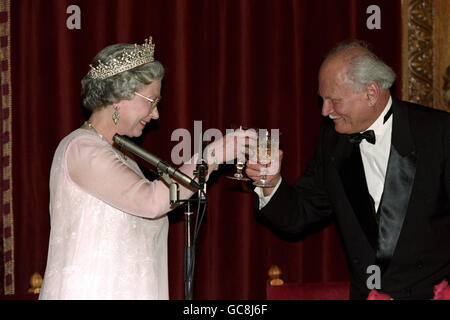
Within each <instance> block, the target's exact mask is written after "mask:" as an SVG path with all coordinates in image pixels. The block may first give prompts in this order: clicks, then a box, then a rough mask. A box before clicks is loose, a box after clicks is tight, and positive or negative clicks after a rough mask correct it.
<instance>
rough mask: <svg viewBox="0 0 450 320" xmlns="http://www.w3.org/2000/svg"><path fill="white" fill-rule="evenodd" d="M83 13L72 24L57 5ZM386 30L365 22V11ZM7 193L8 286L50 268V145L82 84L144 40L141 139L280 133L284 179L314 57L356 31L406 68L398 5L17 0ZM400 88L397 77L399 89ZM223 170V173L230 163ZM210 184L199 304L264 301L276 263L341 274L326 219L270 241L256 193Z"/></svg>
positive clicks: (296, 164) (309, 147)
mask: <svg viewBox="0 0 450 320" xmlns="http://www.w3.org/2000/svg"><path fill="white" fill-rule="evenodd" d="M72 4H76V5H78V6H79V7H80V10H81V29H80V30H69V29H68V28H67V27H66V20H67V18H68V17H69V15H68V14H66V9H67V7H68V6H69V5H72ZM373 4H376V5H378V6H380V9H381V17H382V19H381V23H382V25H381V29H380V30H369V29H368V28H367V26H366V20H367V18H368V16H369V15H368V14H367V13H366V9H367V7H368V6H369V5H373ZM11 9H12V25H11V28H12V57H13V60H12V62H13V64H12V78H13V79H12V80H13V81H12V85H13V88H12V92H13V108H12V111H13V114H12V116H13V140H14V141H13V146H14V149H13V161H12V163H13V164H14V165H13V182H14V183H13V186H14V187H13V192H14V203H13V205H14V206H13V208H14V219H15V221H14V222H15V234H14V236H15V248H16V250H15V259H16V264H15V266H16V269H15V278H14V279H15V281H16V293H20V292H25V291H26V290H27V289H28V282H29V278H30V276H31V275H32V274H33V273H34V272H36V271H38V272H40V273H41V274H42V275H43V273H44V270H45V263H46V258H47V246H48V235H49V213H48V203H49V192H48V183H49V174H50V166H51V162H52V158H53V153H54V151H55V149H56V146H57V144H58V143H59V141H60V140H61V139H62V138H63V137H64V136H65V135H67V134H68V133H69V132H71V131H73V130H74V129H76V128H77V127H79V126H80V125H81V124H82V123H83V121H84V120H85V113H84V112H83V109H82V108H81V107H80V80H81V78H82V77H83V76H84V75H85V74H86V72H87V71H88V70H89V64H90V63H91V61H92V59H93V57H94V55H95V54H96V53H97V52H98V51H99V50H100V49H102V48H103V47H105V46H106V45H108V44H112V43H117V42H130V43H141V42H142V41H143V40H144V39H145V38H146V37H148V36H149V35H152V36H153V41H154V42H155V43H156V48H155V58H156V59H157V60H160V61H161V62H162V64H163V65H164V66H165V68H166V71H167V72H166V77H165V79H164V81H163V89H162V96H163V99H162V101H161V104H160V105H161V108H160V119H159V120H158V121H157V122H155V123H154V124H153V125H152V126H151V128H150V130H148V132H147V134H145V135H144V136H143V137H142V138H140V139H138V140H139V141H138V142H139V143H140V144H141V145H142V146H143V147H144V148H145V149H147V150H149V151H150V152H152V153H154V154H156V155H158V156H159V157H160V158H162V159H165V160H166V161H170V158H171V157H170V155H171V150H172V148H173V147H174V146H175V145H176V144H178V142H174V141H171V134H172V132H173V131H174V130H175V129H177V128H186V129H187V130H189V131H190V132H191V133H193V125H194V121H196V120H202V121H203V122H202V127H203V131H205V130H206V129H208V128H218V129H220V130H222V131H225V129H227V128H230V127H231V125H232V124H243V125H247V126H253V127H267V128H279V129H280V131H281V133H282V139H281V145H282V148H283V149H284V151H285V153H284V159H283V176H284V177H285V178H286V180H287V181H288V182H289V183H292V182H293V181H294V180H295V179H296V178H297V177H298V176H299V175H300V173H301V172H302V171H303V169H304V168H305V166H306V163H307V161H308V159H309V158H310V157H311V156H312V154H313V152H314V149H315V144H316V136H317V133H318V130H319V126H320V123H321V115H320V106H319V105H318V97H317V91H318V88H317V73H318V69H319V66H320V63H321V61H322V59H323V57H324V55H325V54H326V52H328V51H329V50H330V49H331V48H332V47H333V46H334V45H335V44H336V43H337V42H339V41H342V40H345V39H348V38H355V37H357V38H361V39H364V40H366V41H368V42H370V43H372V44H373V49H374V50H375V52H376V53H378V54H379V55H380V57H381V58H382V59H384V60H386V62H387V63H388V64H390V65H392V66H393V68H394V70H395V71H396V72H397V74H398V76H400V75H401V69H400V67H401V60H400V58H401V33H400V31H401V30H400V27H401V16H400V13H401V10H400V9H401V1H400V0H396V1H383V0H370V1H369V0H342V1H335V0H321V1H315V0H307V1H297V0H286V1H279V0H247V1H242V0H192V1H186V0H146V1H139V0H96V1H91V0H77V1H62V0H12V5H11ZM400 89H401V82H400V81H398V82H397V90H398V91H397V94H399V93H400ZM227 170H228V171H227ZM233 170H234V168H233V166H228V167H224V168H223V169H222V171H221V175H220V176H216V177H215V178H212V181H211V185H210V187H209V189H208V209H207V212H206V217H205V219H204V222H203V225H202V228H201V230H200V235H199V242H198V244H197V255H196V258H197V260H196V264H195V266H196V276H195V283H194V288H195V292H194V297H195V298H196V299H264V298H265V283H264V281H265V279H266V277H267V275H266V273H267V270H268V268H269V267H270V266H271V265H272V264H278V265H284V266H286V267H285V269H284V270H283V271H284V272H286V274H290V275H292V278H291V279H287V280H289V281H291V282H306V281H308V282H320V281H329V282H331V281H346V280H347V279H348V271H347V265H346V258H345V254H344V252H343V250H342V245H341V242H340V238H339V236H338V232H337V231H336V229H335V227H334V226H331V227H328V228H326V229H325V230H323V231H321V232H319V233H315V234H313V235H311V236H309V237H308V238H307V239H306V240H304V241H297V242H287V241H284V240H281V239H279V238H278V237H277V236H275V235H274V234H273V233H272V232H271V231H270V230H268V229H267V228H266V227H264V226H262V225H260V224H259V223H257V222H256V221H255V219H254V216H253V204H252V193H251V192H250V190H249V189H248V188H246V187H245V186H243V185H241V184H239V183H237V182H236V181H232V180H228V179H227V178H225V174H231V173H233ZM170 220H171V225H170V231H169V284H170V296H171V298H172V299H183V298H184V270H183V269H184V263H183V257H184V237H185V235H184V230H185V226H184V221H183V208H182V207H180V208H179V209H177V210H175V211H174V212H173V213H171V214H170Z"/></svg>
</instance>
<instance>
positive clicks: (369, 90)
mask: <svg viewBox="0 0 450 320" xmlns="http://www.w3.org/2000/svg"><path fill="white" fill-rule="evenodd" d="M365 91H366V99H367V101H368V102H369V106H370V107H373V106H375V105H376V103H377V101H378V99H379V97H380V92H381V89H380V87H379V86H378V83H376V82H373V81H372V82H370V83H369V84H368V85H367V86H366V88H365Z"/></svg>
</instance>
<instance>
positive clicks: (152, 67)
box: [39, 38, 242, 299]
mask: <svg viewBox="0 0 450 320" xmlns="http://www.w3.org/2000/svg"><path fill="white" fill-rule="evenodd" d="M153 54H154V44H153V43H152V42H151V38H150V40H149V41H146V42H145V43H144V44H143V45H130V44H116V45H111V46H108V47H106V48H105V49H103V50H102V51H101V52H100V53H99V54H98V55H97V56H96V57H95V59H94V61H93V63H92V65H91V70H90V71H89V72H88V74H87V75H86V76H85V77H84V79H83V80H82V100H83V104H84V106H85V107H86V108H87V109H89V110H91V111H92V115H91V117H90V118H89V120H88V121H87V122H86V123H84V125H82V126H81V128H79V129H77V130H75V131H73V132H72V133H70V134H69V135H68V136H66V137H65V138H64V139H63V140H62V141H61V142H60V144H59V146H58V148H57V150H56V152H55V156H54V159H53V163H52V168H51V175H50V218H51V233H50V242H49V251H48V260H47V267H46V270H45V276H44V282H43V286H42V290H41V294H40V296H39V298H40V299H168V298H169V292H168V268H167V235H168V218H167V213H168V212H169V211H170V210H171V209H172V208H171V207H170V205H169V188H168V186H167V185H166V184H165V183H164V182H162V181H160V180H157V181H153V182H151V181H149V180H147V179H146V178H145V177H144V175H143V173H142V172H141V170H140V169H139V167H138V166H137V164H136V163H135V162H134V161H133V160H132V159H130V158H129V157H127V156H126V155H125V154H123V153H122V152H121V151H120V150H118V149H116V148H115V147H114V146H113V136H114V135H115V134H116V133H117V134H119V135H126V136H129V137H138V136H140V135H141V134H142V130H143V129H144V127H145V126H146V125H147V124H148V123H149V122H150V121H151V120H156V119H158V118H159V113H158V109H157V105H158V101H159V99H160V91H161V81H162V79H163V76H164V68H163V66H162V65H161V63H159V62H158V61H155V60H154V58H153ZM241 133H242V132H240V133H239V132H238V133H234V134H229V135H227V136H226V137H225V138H223V139H220V140H218V141H215V142H214V143H213V144H211V145H214V147H212V148H210V150H213V152H211V153H208V154H209V156H208V157H207V160H208V164H210V165H209V170H211V169H212V168H213V167H214V166H215V163H220V162H225V161H229V160H232V159H234V157H236V151H235V150H236V149H235V148H234V147H233V146H232V144H233V143H232V142H233V141H234V140H235V139H234V138H235V137H236V136H239V135H240V134H241ZM227 142H228V144H227ZM211 145H210V146H211ZM214 150H218V152H214ZM224 151H225V152H224ZM228 154H229V155H228ZM224 155H227V156H228V157H225V156H224ZM194 169H195V164H185V165H183V166H182V167H181V168H180V170H181V171H182V172H183V173H185V174H186V175H188V176H190V177H193V171H194ZM180 187H181V188H180V198H182V199H186V198H188V197H190V196H191V195H192V194H193V191H192V190H189V189H187V188H185V187H182V186H181V185H180Z"/></svg>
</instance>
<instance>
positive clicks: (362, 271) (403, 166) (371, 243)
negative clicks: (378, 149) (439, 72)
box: [255, 99, 450, 299]
mask: <svg viewBox="0 0 450 320" xmlns="http://www.w3.org/2000/svg"><path fill="white" fill-rule="evenodd" d="M392 110H393V116H394V119H393V124H392V125H393V127H392V142H391V150H390V155H389V161H388V167H387V171H386V177H385V184H384V190H383V195H382V198H381V202H380V206H379V209H378V212H375V209H374V206H373V201H372V200H371V197H370V195H369V193H368V189H367V183H366V181H365V176H364V171H363V168H362V163H361V161H360V152H359V146H356V147H355V145H353V144H351V143H350V142H349V141H348V136H347V135H342V134H338V133H336V132H335V131H334V124H333V123H332V122H331V121H328V120H326V121H324V124H323V125H322V128H321V131H320V134H319V140H318V145H317V150H316V153H315V156H314V158H313V159H312V160H311V161H310V162H309V164H308V166H307V168H306V170H305V172H304V173H303V174H302V175H301V176H300V177H299V178H298V179H297V181H296V182H295V184H294V186H292V187H291V186H289V185H288V184H287V183H286V182H285V181H284V180H283V182H282V183H281V185H280V187H279V188H278V190H277V191H276V192H275V194H274V195H273V197H272V199H271V200H270V201H269V203H268V204H267V205H266V206H265V207H264V208H262V210H261V212H260V213H258V214H260V215H261V216H262V217H263V218H264V219H265V220H266V221H268V222H269V223H270V225H271V226H272V227H274V228H276V229H278V230H280V231H282V232H284V233H291V234H300V233H302V232H304V231H306V230H307V228H308V227H309V226H311V225H314V224H316V223H318V222H320V221H323V220H325V219H329V218H333V219H334V220H335V222H336V224H337V227H338V230H339V231H340V235H341V238H342V241H343V245H344V248H345V251H346V254H347V261H348V265H349V270H350V281H351V287H350V298H351V299H365V298H366V297H367V295H368V293H369V289H368V288H367V280H368V277H370V276H371V275H372V274H373V271H370V272H368V270H367V268H368V267H369V266H371V265H377V266H379V267H380V269H381V289H380V291H382V292H385V293H388V294H390V295H391V296H392V297H393V298H394V299H408V298H411V299H431V298H432V297H433V286H434V285H435V284H437V283H439V282H441V281H442V280H444V279H447V280H448V281H449V282H450V114H447V113H445V112H442V111H437V110H434V109H430V108H426V107H423V106H419V105H415V104H411V103H408V102H403V101H400V100H395V99H393V104H392ZM257 201H258V198H257V196H255V202H256V203H255V206H256V208H258V203H257Z"/></svg>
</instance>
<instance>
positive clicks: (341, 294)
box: [266, 282, 350, 300]
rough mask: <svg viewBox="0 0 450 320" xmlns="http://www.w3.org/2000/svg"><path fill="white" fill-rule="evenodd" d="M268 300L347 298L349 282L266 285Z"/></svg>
mask: <svg viewBox="0 0 450 320" xmlns="http://www.w3.org/2000/svg"><path fill="white" fill-rule="evenodd" d="M266 290H267V291H266V295H267V299H268V300H348V299H349V295H350V283H349V282H332V283H308V284H292V283H287V284H284V285H281V286H271V285H268V286H267V288H266Z"/></svg>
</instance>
